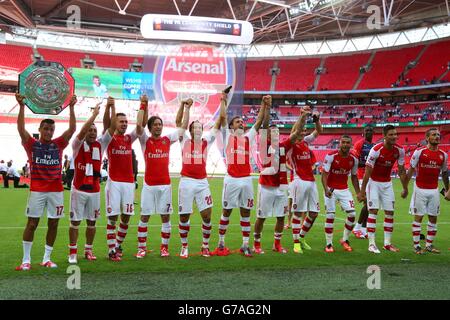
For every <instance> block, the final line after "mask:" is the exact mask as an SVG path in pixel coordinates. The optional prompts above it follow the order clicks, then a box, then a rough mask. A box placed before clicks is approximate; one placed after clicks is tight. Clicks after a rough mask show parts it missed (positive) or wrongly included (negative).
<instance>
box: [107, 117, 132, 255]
mask: <svg viewBox="0 0 450 320" xmlns="http://www.w3.org/2000/svg"><path fill="white" fill-rule="evenodd" d="M110 112H111V110H109V109H107V110H106V111H105V114H104V117H103V126H104V131H106V130H107V129H108V128H109V127H110V124H111V122H112V121H113V120H114V117H113V119H111V118H110V117H111V116H110ZM115 118H116V120H115V122H116V126H115V132H114V135H113V136H112V139H111V142H110V143H109V145H108V148H107V155H108V181H107V182H106V187H105V201H106V217H107V226H106V237H107V243H108V249H109V253H108V256H109V259H110V260H111V261H120V260H121V257H122V254H123V253H122V251H123V250H122V243H123V241H124V240H125V237H126V235H127V232H128V223H129V221H130V217H131V216H133V215H134V190H135V184H134V174H133V156H132V145H133V142H134V141H135V140H136V139H137V138H138V135H137V133H136V129H135V130H133V131H132V132H130V133H129V134H127V133H126V131H127V128H128V119H127V116H126V115H125V114H124V113H117V114H116V117H115ZM119 215H120V225H119V228H118V230H117V236H116V222H117V220H118V217H119Z"/></svg>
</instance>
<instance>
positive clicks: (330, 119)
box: [242, 101, 450, 124]
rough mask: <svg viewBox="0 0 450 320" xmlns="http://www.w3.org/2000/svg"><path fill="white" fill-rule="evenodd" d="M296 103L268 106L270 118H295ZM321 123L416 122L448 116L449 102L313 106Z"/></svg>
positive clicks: (252, 109)
mask: <svg viewBox="0 0 450 320" xmlns="http://www.w3.org/2000/svg"><path fill="white" fill-rule="evenodd" d="M299 109H300V107H299V106H297V107H296V106H276V107H274V108H272V111H271V114H272V119H273V120H277V121H279V122H280V123H285V124H289V123H294V122H295V121H296V119H297V117H298V112H299ZM314 110H316V111H318V112H319V113H320V115H321V120H322V123H324V124H365V123H386V122H420V121H434V120H448V119H450V103H449V102H448V101H442V102H425V103H411V104H398V105H397V106H388V105H386V106H383V105H364V106H361V105H359V106H358V105H343V106H315V107H314ZM257 113H258V107H257V106H249V105H246V106H243V108H242V114H243V115H244V116H245V117H246V118H247V119H248V120H250V121H253V120H254V119H255V118H256V116H257Z"/></svg>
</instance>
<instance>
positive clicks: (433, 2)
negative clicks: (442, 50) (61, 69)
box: [0, 0, 450, 43]
mask: <svg viewBox="0 0 450 320" xmlns="http://www.w3.org/2000/svg"><path fill="white" fill-rule="evenodd" d="M449 2H450V0H301V1H299V0H285V1H280V0H264V1H263V0H171V1H170V0H169V1H149V0H114V1H112V0H89V1H86V0H46V1H36V0H0V27H1V28H2V29H7V28H8V26H22V27H26V28H30V29H34V28H38V29H44V30H49V31H60V32H68V29H67V27H66V21H67V18H68V17H69V16H70V15H71V13H70V12H69V13H67V12H68V11H67V9H68V8H69V7H70V6H73V5H76V6H78V7H79V8H80V15H81V29H79V30H71V31H70V32H75V33H79V34H80V33H81V34H84V35H97V36H106V37H113V38H125V39H136V40H138V39H142V37H141V35H140V30H139V24H140V20H141V17H142V16H143V15H144V14H147V13H159V14H175V15H176V14H181V15H195V16H206V17H220V18H231V19H234V18H236V19H239V20H248V21H250V22H251V23H252V24H253V27H254V30H255V37H254V42H253V43H286V42H298V41H315V40H324V39H326V40H331V39H340V38H351V37H361V36H365V35H373V34H382V33H388V32H395V31H402V30H408V29H413V28H420V27H429V26H432V25H435V24H442V23H447V22H448V20H449V18H450V9H449V6H450V3H449ZM373 5H375V6H377V8H378V9H377V8H375V9H374V7H373ZM371 6H372V7H371ZM368 9H369V10H368ZM373 10H379V11H378V12H379V13H380V14H379V16H380V17H381V20H380V25H378V26H376V28H372V29H371V28H369V27H368V26H367V21H368V19H369V18H370V17H371V16H372V17H373V12H374V11H373ZM368 11H369V12H368ZM120 12H121V13H120ZM371 21H372V22H374V20H373V19H372V20H371ZM375 22H376V21H375Z"/></svg>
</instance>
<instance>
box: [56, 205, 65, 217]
mask: <svg viewBox="0 0 450 320" xmlns="http://www.w3.org/2000/svg"><path fill="white" fill-rule="evenodd" d="M63 212H64V206H57V207H56V215H57V216H60V215H62V214H63Z"/></svg>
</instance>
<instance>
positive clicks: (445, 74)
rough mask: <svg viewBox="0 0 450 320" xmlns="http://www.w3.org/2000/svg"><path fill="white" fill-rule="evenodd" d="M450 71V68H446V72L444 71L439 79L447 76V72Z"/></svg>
mask: <svg viewBox="0 0 450 320" xmlns="http://www.w3.org/2000/svg"><path fill="white" fill-rule="evenodd" d="M449 71H450V69H447V70H445V71H444V73H442V74H441V75H440V76H439V78H438V80H439V81H441V80H442V79H444V77H446V76H447V74H448V73H449Z"/></svg>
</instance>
